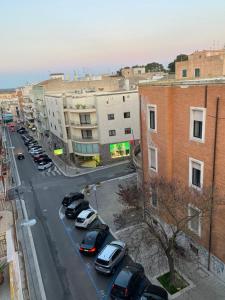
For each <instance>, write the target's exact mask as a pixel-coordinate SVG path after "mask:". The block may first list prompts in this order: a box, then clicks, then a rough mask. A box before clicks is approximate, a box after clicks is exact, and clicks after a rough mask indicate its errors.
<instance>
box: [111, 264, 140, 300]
mask: <svg viewBox="0 0 225 300" xmlns="http://www.w3.org/2000/svg"><path fill="white" fill-rule="evenodd" d="M144 278H145V271H144V268H143V266H142V265H141V264H137V263H136V264H134V265H129V266H125V267H124V268H123V269H122V270H121V271H120V272H119V274H118V275H117V277H116V279H115V281H114V283H113V286H112V289H111V292H110V296H111V298H112V299H129V300H134V299H137V298H138V295H139V291H140V286H141V285H142V283H143V282H144ZM143 288H144V287H143Z"/></svg>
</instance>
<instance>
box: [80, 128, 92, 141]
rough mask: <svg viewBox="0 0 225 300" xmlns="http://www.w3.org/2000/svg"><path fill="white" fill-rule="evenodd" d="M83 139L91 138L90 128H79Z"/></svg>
mask: <svg viewBox="0 0 225 300" xmlns="http://www.w3.org/2000/svg"><path fill="white" fill-rule="evenodd" d="M81 134H82V138H83V139H92V131H91V130H81Z"/></svg>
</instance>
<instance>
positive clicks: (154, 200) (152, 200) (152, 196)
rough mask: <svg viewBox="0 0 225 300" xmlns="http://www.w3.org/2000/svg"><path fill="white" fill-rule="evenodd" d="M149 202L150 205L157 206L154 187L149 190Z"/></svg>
mask: <svg viewBox="0 0 225 300" xmlns="http://www.w3.org/2000/svg"><path fill="white" fill-rule="evenodd" d="M151 202H152V206H154V207H157V205H158V199H157V191H156V189H152V191H151Z"/></svg>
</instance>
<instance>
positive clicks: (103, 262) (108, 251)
mask: <svg viewBox="0 0 225 300" xmlns="http://www.w3.org/2000/svg"><path fill="white" fill-rule="evenodd" d="M127 253H128V248H127V246H126V244H125V243H124V242H123V241H112V242H111V243H110V244H108V245H106V246H105V247H104V248H103V249H102V251H101V252H100V253H99V255H98V257H97V258H96V260H95V269H96V271H98V272H100V273H104V274H109V275H110V274H114V273H115V271H116V268H117V266H118V264H119V263H120V261H121V260H122V259H123V258H124V256H125V255H127Z"/></svg>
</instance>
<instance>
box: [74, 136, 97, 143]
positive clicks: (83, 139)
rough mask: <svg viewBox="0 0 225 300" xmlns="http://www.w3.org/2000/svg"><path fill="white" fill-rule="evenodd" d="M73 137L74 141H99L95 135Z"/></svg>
mask: <svg viewBox="0 0 225 300" xmlns="http://www.w3.org/2000/svg"><path fill="white" fill-rule="evenodd" d="M71 139H72V140H73V141H74V142H80V143H97V142H98V141H99V140H98V139H97V138H93V137H80V136H79V137H78V136H72V137H71Z"/></svg>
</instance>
